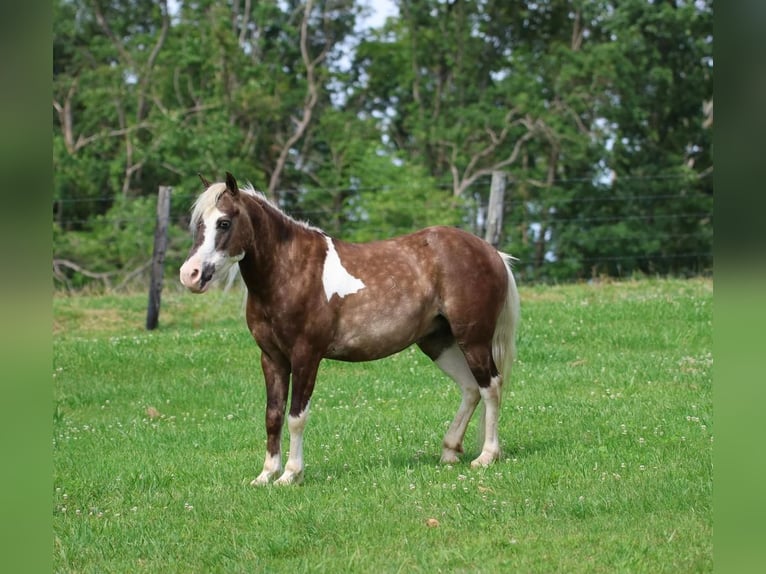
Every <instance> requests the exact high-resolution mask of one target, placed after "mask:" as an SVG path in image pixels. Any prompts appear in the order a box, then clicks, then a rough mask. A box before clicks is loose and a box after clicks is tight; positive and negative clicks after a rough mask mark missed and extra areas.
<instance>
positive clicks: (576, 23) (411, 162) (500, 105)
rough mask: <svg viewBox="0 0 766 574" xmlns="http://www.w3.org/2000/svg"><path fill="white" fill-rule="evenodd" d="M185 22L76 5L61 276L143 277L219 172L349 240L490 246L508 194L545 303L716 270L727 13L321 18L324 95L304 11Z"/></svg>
mask: <svg viewBox="0 0 766 574" xmlns="http://www.w3.org/2000/svg"><path fill="white" fill-rule="evenodd" d="M172 6H173V7H174V9H175V10H176V11H175V12H173V14H170V13H168V12H167V11H166V9H167V7H166V5H165V3H157V2H149V1H148V0H134V1H132V2H128V3H124V2H123V3H114V2H85V1H84V0H72V1H69V0H67V1H63V0H56V1H55V2H54V6H53V18H54V27H55V28H54V31H55V34H54V43H53V60H54V62H53V64H54V66H53V99H54V112H53V128H54V129H53V165H54V172H55V174H56V175H55V178H54V196H53V197H54V205H53V221H54V229H56V230H57V231H56V239H57V241H56V243H55V244H54V256H55V257H58V258H65V257H69V258H72V259H73V261H75V262H76V263H78V264H79V265H81V266H82V267H84V268H86V269H90V270H103V271H104V272H115V273H116V274H124V273H128V272H130V271H132V270H131V269H130V266H131V265H135V264H139V263H138V262H139V261H140V259H141V257H139V254H140V253H145V251H146V246H145V244H146V241H149V238H150V237H151V233H152V231H153V226H152V225H148V226H142V225H141V222H140V218H141V215H140V213H141V212H142V210H143V211H147V210H148V209H149V207H148V206H146V205H145V204H143V203H141V201H140V200H141V199H142V198H147V197H153V196H155V194H156V190H157V187H158V186H159V185H171V186H173V187H174V188H175V189H176V190H177V192H178V193H177V194H176V196H177V197H184V198H186V199H187V200H188V202H187V204H186V205H185V206H181V205H180V204H179V203H177V202H178V201H179V200H174V210H175V211H174V212H175V213H178V214H179V215H178V216H177V217H174V220H173V223H174V225H173V233H175V234H179V235H180V234H182V232H183V228H184V226H185V223H186V222H185V217H184V216H183V215H182V212H183V211H184V210H185V209H188V205H190V204H191V198H192V197H193V194H194V192H196V190H197V189H198V186H197V183H196V181H195V180H194V176H195V174H196V173H197V172H202V173H203V174H204V175H205V176H206V177H207V178H208V179H210V180H218V179H220V178H222V176H223V173H224V172H225V171H231V172H233V173H234V174H235V175H236V176H237V178H238V179H239V180H240V181H243V182H244V181H249V182H252V183H253V184H254V185H255V186H256V187H257V188H259V189H262V190H264V191H268V190H270V193H271V195H272V197H273V198H274V199H276V200H278V201H279V202H280V204H281V205H282V207H284V208H285V209H286V210H287V211H288V212H289V213H291V214H292V215H294V216H296V217H298V218H302V219H307V220H309V221H311V222H312V223H314V224H315V225H319V226H321V227H323V228H325V229H326V230H327V231H328V232H330V233H332V234H334V235H336V236H339V237H343V238H347V239H364V238H374V237H382V236H385V235H390V234H394V233H404V232H408V231H412V230H413V228H415V227H420V226H423V225H430V224H437V223H445V224H451V225H460V226H463V227H465V228H467V229H470V230H471V231H474V232H477V233H481V232H482V225H483V220H482V217H481V214H482V213H483V205H485V204H486V202H487V196H488V188H489V185H488V181H489V176H490V173H491V172H492V171H493V170H501V171H503V172H505V173H506V174H507V177H508V181H509V185H508V191H507V193H506V204H505V226H504V233H503V238H502V242H501V247H502V248H503V249H504V250H506V251H509V252H512V253H514V254H516V255H517V256H518V257H519V258H520V259H521V260H522V261H521V264H520V265H519V270H520V273H521V274H522V276H523V277H524V278H525V279H527V280H541V281H563V280H572V279H577V278H590V277H593V276H599V275H602V274H607V275H616V276H630V275H632V274H633V273H646V274H654V273H660V274H677V275H685V274H694V273H700V272H706V271H709V269H710V267H711V264H712V262H711V256H710V253H711V247H712V221H711V213H712V209H711V208H712V196H713V192H712V177H710V176H711V174H712V168H713V163H712V129H711V122H712V113H711V112H709V110H708V106H709V105H712V83H713V59H712V2H710V1H709V0H704V1H699V2H683V3H667V2H666V3H659V4H657V3H648V2H646V1H645V0H627V1H624V2H619V3H616V2H610V1H608V0H604V1H601V0H599V1H597V2H587V3H583V2H580V1H575V0H554V1H550V2H543V3H541V2H530V1H521V2H505V1H500V0H489V1H482V2H479V1H476V0H465V1H460V2H443V1H440V0H423V1H418V2H414V1H412V0H400V1H399V2H398V3H397V7H398V9H399V14H398V16H396V17H393V18H390V19H389V20H388V21H387V22H386V24H385V25H384V26H383V27H382V28H380V29H377V30H363V29H360V28H359V27H358V26H357V16H358V14H359V13H360V12H361V11H362V9H363V6H362V3H361V2H360V1H358V0H338V1H336V2H318V1H317V2H315V3H314V4H313V9H312V13H311V15H310V18H309V19H308V21H307V27H306V30H307V32H308V36H307V38H306V43H305V48H306V50H305V52H306V56H307V57H308V59H309V60H308V62H309V64H312V65H313V66H314V67H313V71H312V74H311V75H309V67H310V66H309V65H307V61H305V60H304V53H303V51H302V49H301V28H302V23H303V13H304V11H303V8H304V6H305V4H304V3H303V2H283V3H280V2H252V3H244V4H243V3H241V2H236V3H216V2H178V3H173V4H172ZM245 9H247V10H249V12H247V13H245ZM312 82H313V84H312ZM312 89H313V90H314V92H313V93H314V94H315V98H314V99H313V100H312V97H311V94H312ZM307 112H310V113H307ZM304 121H305V123H304ZM299 125H303V127H304V128H305V129H304V131H303V132H302V134H301V135H300V137H297V138H293V135H294V134H295V133H296V131H295V130H296V129H297V126H299ZM282 161H283V163H280V162H282ZM134 199H137V200H139V202H138V204H137V205H136V206H135V207H134V206H132V205H131V204H132V201H133V200H134ZM130 217H136V218H138V219H137V221H136V222H134V223H126V224H125V225H128V227H131V230H132V231H131V232H136V233H140V234H143V236H142V237H141V238H140V239H137V240H136V241H135V246H134V247H132V248H131V247H128V246H127V245H126V246H123V245H122V242H123V240H122V239H119V238H118V237H117V235H119V233H120V232H119V229H120V228H121V225H123V224H120V225H117V226H115V225H114V221H115V220H120V221H122V220H126V219H128V218H130ZM107 220H110V221H111V223H109V222H108V221H107ZM116 230H117V231H116ZM126 236H127V232H126ZM125 241H127V239H126V240H125ZM107 250H111V252H110V253H106V252H105V251H107ZM131 250H132V252H131ZM110 265H111V267H108V266H110ZM71 280H72V282H73V284H78V285H79V284H83V283H87V279H86V278H85V277H82V276H79V277H75V276H73V277H72V278H71Z"/></svg>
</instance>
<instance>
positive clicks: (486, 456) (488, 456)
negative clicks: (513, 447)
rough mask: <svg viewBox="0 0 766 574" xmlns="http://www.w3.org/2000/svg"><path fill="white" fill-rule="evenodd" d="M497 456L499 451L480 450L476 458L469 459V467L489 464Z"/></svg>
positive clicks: (497, 457) (498, 456)
mask: <svg viewBox="0 0 766 574" xmlns="http://www.w3.org/2000/svg"><path fill="white" fill-rule="evenodd" d="M499 458H500V453H496V452H488V451H482V452H481V454H480V455H479V456H478V457H477V458H476V459H474V460H472V461H471V468H480V467H485V466H489V465H490V464H492V463H493V462H495V461H496V460H497V459H499Z"/></svg>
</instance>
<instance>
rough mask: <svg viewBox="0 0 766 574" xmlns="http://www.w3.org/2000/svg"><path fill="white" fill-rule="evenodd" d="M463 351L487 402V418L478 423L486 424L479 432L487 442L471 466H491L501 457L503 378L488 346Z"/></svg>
mask: <svg viewBox="0 0 766 574" xmlns="http://www.w3.org/2000/svg"><path fill="white" fill-rule="evenodd" d="M463 352H464V353H465V358H466V362H467V363H468V366H469V368H470V369H471V373H472V374H473V376H474V377H475V379H476V381H477V384H478V387H479V395H480V396H481V399H482V400H483V401H484V415H483V416H482V420H481V421H480V423H479V424H480V425H481V424H483V428H480V429H479V433H480V434H479V436H482V431H483V437H484V441H483V444H482V448H481V454H479V456H478V457H477V458H475V459H474V460H473V461H471V466H472V467H474V468H476V467H479V466H488V465H490V464H492V463H493V462H494V461H496V460H497V459H499V458H500V439H499V436H498V419H499V417H500V399H501V392H502V384H503V379H502V376H501V375H500V374H499V373H498V372H497V368H496V367H495V363H494V361H493V359H492V350H491V347H490V346H489V345H475V346H473V347H467V346H464V347H463Z"/></svg>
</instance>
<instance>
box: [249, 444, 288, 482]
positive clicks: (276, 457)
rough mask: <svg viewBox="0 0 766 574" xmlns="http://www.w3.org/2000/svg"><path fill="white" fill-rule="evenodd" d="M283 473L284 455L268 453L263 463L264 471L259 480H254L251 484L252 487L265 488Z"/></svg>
mask: <svg viewBox="0 0 766 574" xmlns="http://www.w3.org/2000/svg"><path fill="white" fill-rule="evenodd" d="M280 472H282V453H281V452H278V453H277V454H269V453H268V452H267V453H266V460H264V461H263V470H262V471H261V474H259V475H258V478H256V479H255V480H253V481H252V482H251V483H250V484H251V485H252V486H263V485H264V484H268V483H270V482H271V481H272V480H274V478H275V477H276V476H277V475H278V474H279V473H280Z"/></svg>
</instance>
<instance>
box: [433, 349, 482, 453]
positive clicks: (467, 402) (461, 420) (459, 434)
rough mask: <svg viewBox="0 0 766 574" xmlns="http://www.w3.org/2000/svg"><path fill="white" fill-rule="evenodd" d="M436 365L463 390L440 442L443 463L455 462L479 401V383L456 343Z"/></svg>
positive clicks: (443, 353) (440, 356) (446, 350)
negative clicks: (447, 428) (455, 410)
mask: <svg viewBox="0 0 766 574" xmlns="http://www.w3.org/2000/svg"><path fill="white" fill-rule="evenodd" d="M435 362H436V364H437V366H438V367H439V368H440V369H441V370H442V371H444V372H445V373H447V374H448V375H449V376H450V377H451V378H452V380H454V381H455V382H456V383H457V385H458V387H460V390H461V391H462V392H463V398H462V401H461V403H460V407H459V408H458V410H457V413H456V414H455V419H454V420H453V421H452V424H451V425H450V427H449V430H447V434H445V435H444V442H443V443H442V445H443V448H442V458H441V461H442V462H444V463H456V462H457V461H458V454H460V453H462V452H463V437H464V436H465V429H466V428H467V427H468V422H469V421H470V420H471V416H472V415H473V411H474V410H475V409H476V405H477V404H478V402H479V398H480V397H479V385H478V384H477V383H476V379H475V378H474V376H473V373H471V369H470V368H469V367H468V363H467V362H466V360H465V355H463V351H461V350H460V347H459V346H458V345H457V343H453V344H452V345H451V346H450V347H448V348H446V349H445V350H444V351H443V352H442V354H441V355H439V358H437V359H436V361H435Z"/></svg>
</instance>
